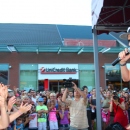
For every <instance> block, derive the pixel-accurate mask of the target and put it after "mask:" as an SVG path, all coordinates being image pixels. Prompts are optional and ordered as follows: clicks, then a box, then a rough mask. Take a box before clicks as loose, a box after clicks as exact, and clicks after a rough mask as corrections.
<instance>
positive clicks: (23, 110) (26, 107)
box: [9, 103, 32, 123]
mask: <svg viewBox="0 0 130 130" xmlns="http://www.w3.org/2000/svg"><path fill="white" fill-rule="evenodd" d="M31 107H32V105H31V104H29V105H28V104H27V103H26V104H25V105H23V103H22V104H21V106H20V108H19V110H18V111H16V112H14V113H13V114H11V115H10V116H9V122H10V123H11V122H12V121H14V120H15V119H16V118H18V117H19V116H21V115H22V114H23V113H26V112H27V111H29V110H30V109H31Z"/></svg>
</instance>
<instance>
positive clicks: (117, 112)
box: [110, 91, 128, 129]
mask: <svg viewBox="0 0 130 130" xmlns="http://www.w3.org/2000/svg"><path fill="white" fill-rule="evenodd" d="M112 111H114V122H119V123H120V124H121V125H122V126H123V127H124V129H125V128H126V126H127V125H128V114H127V112H126V109H125V104H124V99H122V98H119V97H118V94H117V92H115V91H114V92H113V95H112V98H111V101H110V112H112Z"/></svg>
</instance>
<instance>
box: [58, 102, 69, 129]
mask: <svg viewBox="0 0 130 130" xmlns="http://www.w3.org/2000/svg"><path fill="white" fill-rule="evenodd" d="M59 115H60V126H59V127H60V128H59V129H60V130H69V111H68V110H66V104H65V103H62V104H61V110H59Z"/></svg>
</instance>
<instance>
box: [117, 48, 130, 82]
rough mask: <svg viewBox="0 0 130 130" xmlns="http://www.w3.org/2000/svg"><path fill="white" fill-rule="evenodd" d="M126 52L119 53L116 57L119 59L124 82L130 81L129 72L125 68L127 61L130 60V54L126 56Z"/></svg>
mask: <svg viewBox="0 0 130 130" xmlns="http://www.w3.org/2000/svg"><path fill="white" fill-rule="evenodd" d="M127 52H128V50H127V49H125V50H124V51H122V52H120V53H119V55H118V56H119V57H120V59H121V61H120V68H121V75H122V79H123V81H125V82H127V81H130V70H129V69H128V68H127V66H126V62H127V61H128V59H130V54H129V55H126V53H127Z"/></svg>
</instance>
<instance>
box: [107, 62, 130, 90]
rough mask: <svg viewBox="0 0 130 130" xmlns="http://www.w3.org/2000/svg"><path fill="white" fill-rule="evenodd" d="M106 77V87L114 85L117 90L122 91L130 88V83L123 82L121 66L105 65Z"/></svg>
mask: <svg viewBox="0 0 130 130" xmlns="http://www.w3.org/2000/svg"><path fill="white" fill-rule="evenodd" d="M129 66H130V65H129ZM105 76H106V86H107V85H108V84H113V86H114V89H116V90H121V89H122V88H124V87H128V88H129V83H128V82H123V80H122V77H121V71H120V65H119V64H118V65H116V66H112V65H111V64H105Z"/></svg>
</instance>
